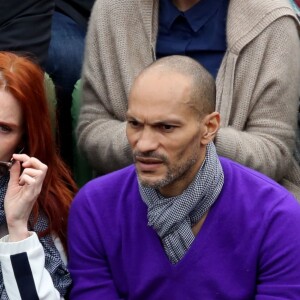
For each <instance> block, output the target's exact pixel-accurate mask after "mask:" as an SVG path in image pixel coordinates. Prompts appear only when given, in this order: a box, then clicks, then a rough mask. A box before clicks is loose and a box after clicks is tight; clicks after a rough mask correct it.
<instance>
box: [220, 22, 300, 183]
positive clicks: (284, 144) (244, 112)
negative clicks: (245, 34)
mask: <svg viewBox="0 0 300 300" xmlns="http://www.w3.org/2000/svg"><path fill="white" fill-rule="evenodd" d="M224 75H226V73H225V74H224ZM299 87H300V42H299V36H298V31H297V26H296V21H295V20H294V19H293V18H291V17H282V18H280V19H278V20H276V21H275V22H273V23H272V24H270V25H269V27H268V28H266V29H265V30H264V31H263V32H262V33H261V34H260V35H259V36H257V37H256V38H255V39H254V40H253V41H251V43H249V44H248V45H247V46H246V47H245V48H244V50H243V51H242V53H241V54H240V57H238V58H237V62H236V70H235V81H234V82H233V89H234V91H233V103H232V104H231V103H229V102H230V101H228V99H227V98H226V96H223V97H224V98H222V99H221V102H222V103H221V111H220V113H221V120H222V119H223V126H222V128H221V129H220V130H219V132H218V134H217V137H216V147H217V151H218V154H219V155H221V156H225V157H228V158H230V159H232V160H235V161H238V162H239V163H241V164H243V165H246V166H248V167H251V168H253V169H256V170H258V171H260V172H262V173H264V174H266V175H268V176H270V177H272V178H274V179H275V180H277V181H279V180H281V179H282V178H283V176H285V175H286V173H287V172H288V170H289V163H290V162H291V156H292V153H293V149H294V145H295V130H296V124H297V112H298V99H299V90H300V89H299ZM231 105H232V107H231V109H230V115H229V114H227V115H226V114H225V113H224V114H222V110H223V111H225V110H227V112H228V109H227V108H226V106H229V107H230V106H231ZM222 107H223V108H222ZM224 108H225V109H224Z"/></svg>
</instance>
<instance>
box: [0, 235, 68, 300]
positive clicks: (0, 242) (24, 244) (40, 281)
mask: <svg viewBox="0 0 300 300" xmlns="http://www.w3.org/2000/svg"><path fill="white" fill-rule="evenodd" d="M8 238H9V236H8V235H6V236H4V237H3V238H2V239H0V262H1V268H2V274H3V281H4V285H5V289H6V292H7V294H8V296H9V299H11V300H19V299H20V300H21V297H20V293H19V290H18V286H17V283H16V279H15V277H14V272H13V268H12V265H11V260H10V256H11V255H13V254H18V253H22V252H26V253H27V256H28V259H29V264H30V267H31V270H32V274H33V278H34V282H35V286H36V290H37V294H38V296H39V299H41V300H56V299H58V300H62V299H64V298H62V297H60V294H59V292H58V291H57V290H56V289H55V287H54V285H53V281H52V279H51V277H50V274H49V272H48V271H47V270H46V269H45V267H44V266H45V253H44V249H43V246H42V245H41V243H40V242H39V239H38V237H37V235H36V233H35V232H31V235H30V236H29V237H28V238H26V239H24V240H22V241H19V242H8ZM55 243H56V244H57V245H59V244H60V245H61V243H60V241H59V239H58V238H56V239H55ZM61 249H62V246H60V247H59V248H58V250H61ZM63 256H65V254H64V253H63Z"/></svg>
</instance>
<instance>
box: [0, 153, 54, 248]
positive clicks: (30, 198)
mask: <svg viewBox="0 0 300 300" xmlns="http://www.w3.org/2000/svg"><path fill="white" fill-rule="evenodd" d="M13 159H14V160H16V162H15V163H14V165H13V166H12V167H11V169H10V180H9V183H8V187H7V192H6V195H5V198H4V210H5V214H6V221H7V226H8V233H9V241H10V242H16V241H20V240H23V239H25V238H27V237H28V236H29V232H28V228H27V224H28V219H29V216H30V213H31V210H32V207H33V205H34V203H35V201H36V199H37V198H38V196H39V194H40V192H41V189H42V185H43V181H44V179H45V176H46V173H47V169H48V167H47V166H46V165H45V164H43V163H42V162H40V161H39V160H38V159H36V158H34V157H29V156H28V155H26V154H14V155H13ZM21 165H22V168H23V172H22V174H21V175H20V171H21Z"/></svg>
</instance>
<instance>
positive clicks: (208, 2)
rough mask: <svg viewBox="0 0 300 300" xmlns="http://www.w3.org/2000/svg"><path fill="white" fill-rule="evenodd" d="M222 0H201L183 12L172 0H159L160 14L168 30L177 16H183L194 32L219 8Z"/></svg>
mask: <svg viewBox="0 0 300 300" xmlns="http://www.w3.org/2000/svg"><path fill="white" fill-rule="evenodd" d="M222 1H224V0H214V1H212V0H202V1H200V2H198V3H197V4H195V5H194V6H193V7H192V8H190V9H189V10H187V11H185V12H181V11H180V10H178V8H177V7H176V6H175V5H174V4H173V3H172V0H161V1H160V15H161V16H162V18H163V19H164V20H165V25H166V27H167V29H168V30H170V28H171V26H172V25H173V23H174V21H175V20H176V19H177V17H178V16H184V17H185V18H186V20H187V22H188V23H189V25H190V27H191V28H192V30H193V31H194V32H197V31H198V30H199V29H200V28H201V27H202V26H203V25H204V24H205V23H206V22H207V21H208V20H209V19H210V18H211V17H212V16H213V15H214V14H215V13H216V12H217V11H218V9H219V7H220V6H221V3H222Z"/></svg>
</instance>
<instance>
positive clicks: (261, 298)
mask: <svg viewBox="0 0 300 300" xmlns="http://www.w3.org/2000/svg"><path fill="white" fill-rule="evenodd" d="M299 220H300V209H299V204H298V203H296V200H294V204H293V205H291V206H290V207H289V208H287V209H282V208H280V205H278V206H276V207H274V209H273V211H272V212H270V213H269V214H268V217H267V221H265V222H262V224H261V226H262V227H265V236H264V237H263V240H262V244H261V247H260V251H259V260H258V268H259V272H258V280H257V287H256V296H255V299H256V300H275V299H278V300H279V299H295V300H296V299H300V256H299V253H300V239H299V236H300V221H299Z"/></svg>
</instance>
